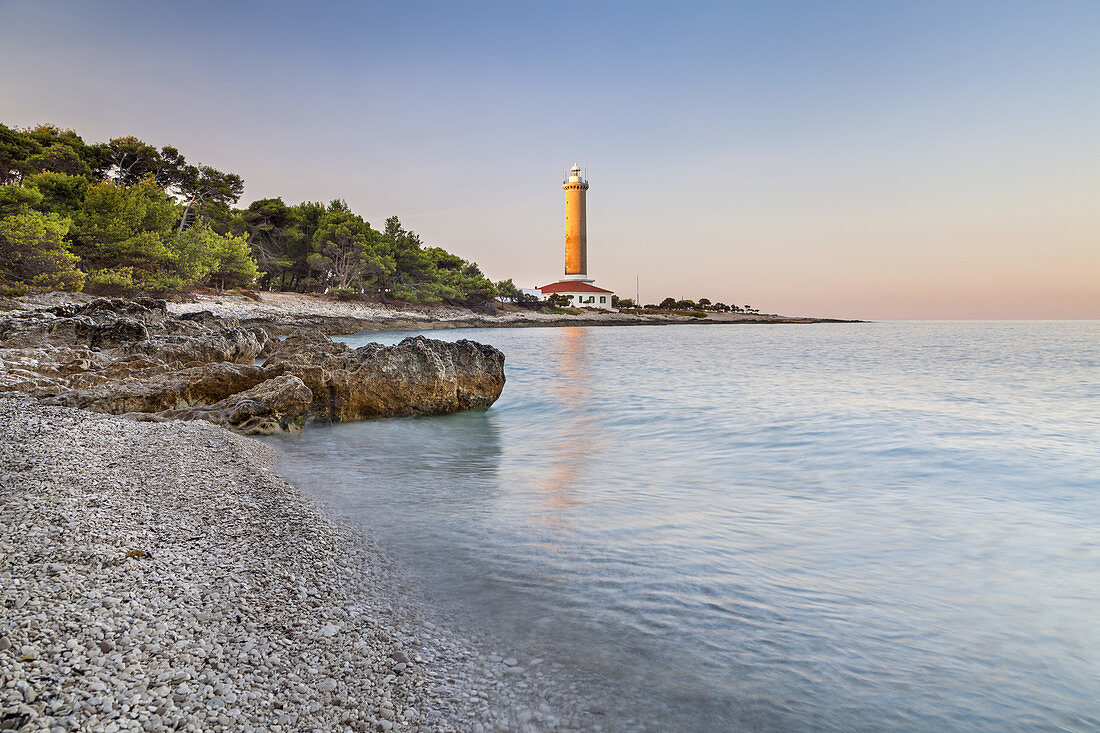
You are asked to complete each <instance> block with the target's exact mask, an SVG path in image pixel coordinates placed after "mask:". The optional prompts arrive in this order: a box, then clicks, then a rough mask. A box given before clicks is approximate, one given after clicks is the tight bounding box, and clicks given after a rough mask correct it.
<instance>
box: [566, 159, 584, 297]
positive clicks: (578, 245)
mask: <svg viewBox="0 0 1100 733" xmlns="http://www.w3.org/2000/svg"><path fill="white" fill-rule="evenodd" d="M561 187H562V188H563V189H564V190H565V277H563V278H562V279H563V280H579V281H581V282H592V280H591V278H589V277H588V223H587V213H586V210H585V209H586V207H585V197H586V196H587V195H588V181H586V180H584V177H583V176H581V167H580V166H579V165H576V164H574V165H573V167H572V168H571V169H570V171H569V177H568V178H566V179H565V180H564V181H562V184H561Z"/></svg>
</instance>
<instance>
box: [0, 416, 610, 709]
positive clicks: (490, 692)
mask: <svg viewBox="0 0 1100 733" xmlns="http://www.w3.org/2000/svg"><path fill="white" fill-rule="evenodd" d="M275 459H276V454H275V452H274V451H273V450H272V449H271V448H270V447H268V446H265V445H263V444H262V443H259V442H257V441H254V440H250V439H248V438H244V437H241V436H239V435H235V434H233V433H231V432H229V431H227V430H224V429H222V428H220V427H217V426H214V425H212V424H208V423H205V422H188V423H181V422H167V423H138V422H132V421H129V420H125V419H121V418H116V417H112V416H107V415H100V414H94V413H89V412H85V411H82V410H75V409H69V408H58V407H44V406H41V405H39V404H37V403H36V402H34V401H31V400H29V399H25V398H19V397H16V398H3V399H0V589H2V591H0V592H2V594H3V596H2V598H0V603H2V606H3V618H2V619H0V707H2V713H0V720H3V721H5V722H4V724H3V725H5V726H6V727H9V728H15V727H16V726H19V727H18V728H17V729H19V730H24V731H27V730H92V729H94V730H102V731H116V730H118V731H122V730H147V731H160V730H188V731H199V730H212V729H229V730H241V731H260V730H271V731H280V730H326V731H327V730H357V731H365V730H391V729H396V730H441V731H449V730H463V731H466V730H469V731H487V730H544V729H546V730H549V729H553V730H573V729H585V730H587V729H592V728H593V725H594V721H593V720H592V719H591V715H590V714H589V712H590V711H586V710H585V709H584V708H585V704H584V703H583V701H581V700H580V699H579V697H578V696H577V695H576V694H575V692H576V686H575V685H571V686H569V687H567V685H566V684H564V683H561V682H560V680H558V679H557V678H555V670H553V669H551V665H549V664H547V665H542V664H541V660H537V659H536V660H529V659H528V660H525V659H523V658H522V655H520V659H518V660H517V659H515V658H510V657H509V656H506V655H507V650H503V651H501V650H497V653H494V652H493V651H488V652H487V651H486V649H485V645H484V643H480V642H479V641H478V640H475V639H473V638H467V637H465V636H463V634H461V633H459V632H456V631H454V630H453V629H450V628H448V626H447V624H446V619H444V618H442V617H441V616H437V615H432V613H431V612H430V611H429V610H428V609H424V608H422V607H418V605H417V603H418V602H417V601H416V600H415V597H416V594H412V593H410V592H407V591H408V587H407V579H406V578H404V577H402V575H401V573H400V571H399V570H398V569H395V568H394V567H391V566H390V564H389V563H388V562H387V560H386V558H385V556H384V553H382V552H380V551H379V548H378V547H376V546H374V545H373V544H372V543H371V542H370V541H369V540H368V539H367V538H366V537H364V536H363V535H362V534H361V533H359V532H357V531H356V530H354V529H352V528H351V527H349V526H346V525H345V524H344V523H342V522H341V521H340V520H338V519H336V518H335V517H333V516H332V515H331V513H329V512H328V511H327V510H326V509H325V508H324V507H323V506H321V505H320V504H319V503H318V502H317V501H315V500H313V499H312V498H310V497H309V496H307V495H306V494H304V493H303V492H302V491H300V490H299V489H297V488H296V487H295V486H293V485H292V484H289V483H287V482H286V481H283V480H282V479H280V478H279V477H278V476H276V475H275V474H274V473H272V472H271V471H270V470H269V468H270V466H271V465H272V464H273V462H274V461H275ZM429 618H432V619H433V620H428V619H429ZM570 688H571V689H570Z"/></svg>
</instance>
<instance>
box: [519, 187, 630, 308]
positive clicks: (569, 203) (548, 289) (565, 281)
mask: <svg viewBox="0 0 1100 733" xmlns="http://www.w3.org/2000/svg"><path fill="white" fill-rule="evenodd" d="M561 187H562V189H563V190H564V191H565V275H564V277H562V279H561V280H558V281H557V282H555V283H550V284H549V285H543V286H542V287H541V288H536V290H537V291H538V292H539V297H540V298H542V299H543V300H546V299H547V298H549V297H550V296H551V295H555V294H556V295H564V296H566V297H567V298H569V300H570V302H569V304H570V305H574V306H578V307H581V308H603V309H605V310H613V309H614V307H613V306H612V305H611V299H612V298H613V297H614V295H615V293H613V292H611V291H610V290H606V289H604V288H598V287H596V286H595V285H593V284H592V282H593V281H592V278H590V277H588V212H587V202H586V198H587V197H586V194H587V192H588V181H587V180H585V177H584V176H582V175H581V167H580V166H579V165H574V166H573V167H572V169H570V171H569V177H568V178H566V179H565V180H564V181H562V184H561Z"/></svg>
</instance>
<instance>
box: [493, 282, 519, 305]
mask: <svg viewBox="0 0 1100 733" xmlns="http://www.w3.org/2000/svg"><path fill="white" fill-rule="evenodd" d="M496 289H497V297H498V298H500V307H501V308H503V307H504V301H505V299H507V300H509V301H511V302H513V303H515V302H516V301H518V300H519V299H520V297H521V296H522V295H523V292H522V291H521V290H520V289H519V288H517V287H516V284H515V283H514V282H512V278H508V279H507V280H501V281H500V282H498V283H497V284H496Z"/></svg>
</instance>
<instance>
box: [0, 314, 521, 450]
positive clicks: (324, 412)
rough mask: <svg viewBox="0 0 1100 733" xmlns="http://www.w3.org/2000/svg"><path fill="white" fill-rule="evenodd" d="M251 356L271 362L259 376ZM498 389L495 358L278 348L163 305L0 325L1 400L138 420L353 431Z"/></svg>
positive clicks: (17, 318)
mask: <svg viewBox="0 0 1100 733" xmlns="http://www.w3.org/2000/svg"><path fill="white" fill-rule="evenodd" d="M259 357H268V358H267V361H266V362H265V363H264V364H262V365H257V364H256V360H257V359H258V358H259ZM503 388H504V355H503V354H501V353H500V352H499V351H498V350H496V349H494V348H493V347H491V346H485V345H483V344H478V343H475V342H472V341H458V342H456V343H446V342H442V341H435V340H431V339H426V338H423V337H416V338H408V339H405V340H404V341H402V342H401V343H400V344H398V345H397V346H389V347H385V346H380V345H379V344H368V345H367V346H364V347H362V348H359V349H351V348H349V347H348V346H346V345H345V344H340V343H335V342H333V341H332V340H331V339H329V338H328V337H327V336H322V335H319V334H309V335H295V336H290V337H288V338H287V339H286V340H285V341H283V342H282V343H280V342H279V341H278V339H276V338H274V337H272V336H271V335H270V334H268V332H267V331H266V330H265V329H263V328H260V327H257V326H252V327H242V326H241V325H240V323H239V322H238V321H237V320H236V319H233V318H223V317H217V316H214V315H212V314H210V313H205V312H204V313H189V314H186V315H182V316H178V317H177V316H171V315H169V314H168V312H167V310H166V308H165V304H164V301H159V300H151V299H144V300H138V301H127V300H107V299H99V300H96V301H93V302H91V303H89V304H87V305H66V306H60V307H55V308H43V309H40V310H36V311H25V312H16V313H12V314H8V315H6V316H4V317H3V318H0V392H23V393H25V394H28V395H30V396H32V397H35V398H36V399H38V400H39V401H40V402H43V403H46V404H55V405H66V406H70V407H80V408H85V409H89V410H96V411H99V412H107V413H111V414H119V415H130V416H132V417H135V418H137V419H152V420H169V419H184V420H190V419H203V420H209V421H212V422H215V423H218V424H221V425H225V426H227V427H232V428H234V429H236V430H238V431H241V432H245V433H270V432H277V431H281V430H293V429H296V428H300V427H301V426H302V425H303V424H304V423H305V422H307V421H308V420H310V419H323V420H334V421H337V420H359V419H363V418H368V417H380V416H390V415H434V414H443V413H448V412H455V411H457V410H467V409H478V408H480V409H484V408H487V407H489V406H490V405H492V404H493V402H495V401H496V399H497V398H498V397H499V396H500V393H501V390H502V389H503Z"/></svg>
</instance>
